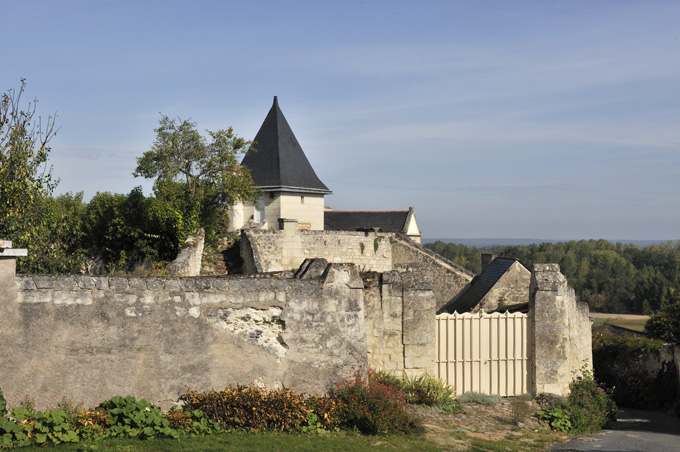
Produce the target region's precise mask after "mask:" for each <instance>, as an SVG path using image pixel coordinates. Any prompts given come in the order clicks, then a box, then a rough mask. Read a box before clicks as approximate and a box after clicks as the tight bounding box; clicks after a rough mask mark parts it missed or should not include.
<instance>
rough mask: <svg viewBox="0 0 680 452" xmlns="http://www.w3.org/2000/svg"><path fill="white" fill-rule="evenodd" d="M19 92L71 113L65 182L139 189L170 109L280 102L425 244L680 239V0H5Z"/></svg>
mask: <svg viewBox="0 0 680 452" xmlns="http://www.w3.org/2000/svg"><path fill="white" fill-rule="evenodd" d="M0 11H2V13H1V14H0V15H1V16H2V17H3V19H2V21H1V22H2V26H0V42H1V43H2V50H1V51H0V56H1V63H0V91H3V92H4V91H6V90H9V89H12V88H18V87H19V85H20V79H21V78H22V77H24V78H26V82H27V87H26V93H25V99H33V98H37V99H38V100H39V102H38V113H40V114H41V115H42V116H44V117H46V116H48V115H51V114H54V113H55V112H56V114H57V116H58V117H57V121H56V122H57V126H58V127H60V129H59V132H58V134H57V136H56V137H55V138H54V139H53V140H52V142H51V146H52V150H51V153H50V163H51V164H52V165H53V171H54V175H55V176H57V177H58V178H60V180H61V181H60V184H59V186H58V187H57V190H56V192H55V193H56V194H60V193H66V192H80V191H83V192H84V197H85V199H86V200H88V199H90V198H91V197H92V196H93V195H95V194H96V193H97V192H105V191H109V192H114V193H129V192H130V190H132V189H133V188H134V187H135V186H138V185H141V186H142V187H143V188H144V192H145V193H146V194H151V187H152V181H148V180H145V179H140V178H134V177H133V176H132V173H133V171H134V169H135V167H136V158H137V157H140V156H141V155H142V154H143V153H144V152H145V151H148V150H149V149H150V147H151V145H152V144H153V141H154V138H155V132H154V129H155V128H156V127H157V126H158V121H159V119H160V114H159V113H162V114H164V115H168V116H171V117H179V118H182V119H191V120H192V121H194V122H196V123H197V127H198V129H199V130H201V131H205V130H218V129H225V128H227V127H229V126H232V127H233V128H234V130H235V132H236V134H238V135H239V136H242V137H244V138H246V139H253V138H254V136H255V134H256V133H257V131H258V129H259V127H260V125H261V124H262V121H263V120H264V118H265V116H266V114H267V112H268V111H269V108H270V107H271V104H272V100H273V96H278V100H279V105H280V107H281V110H282V111H283V113H284V115H285V116H286V118H287V120H288V123H289V124H290V126H291V128H292V129H293V132H294V133H295V135H296V137H297V139H298V141H299V142H300V144H301V146H302V148H303V150H304V151H305V153H306V155H307V158H308V159H309V161H310V163H311V164H312V166H313V167H314V169H315V171H316V173H317V175H318V176H319V177H320V179H321V180H322V181H323V182H324V183H325V184H326V185H327V186H328V187H329V188H330V189H331V190H332V191H333V194H332V195H330V196H327V197H326V205H328V206H331V207H332V208H333V209H334V210H406V209H408V207H409V206H413V207H414V208H415V213H416V217H417V220H418V223H419V225H420V228H421V230H422V233H423V237H425V238H447V237H459V238H481V237H499V238H503V237H507V238H510V237H514V238H533V239H546V240H547V239H560V240H571V239H598V238H604V239H608V240H624V239H638V240H677V239H680V27H678V18H680V2H677V1H655V0H645V1H623V0H616V1H607V0H600V1H592V0H584V1H580V0H571V1H559V0H555V1H508V0H502V1H483V0H482V1H453V0H452V1H418V2H416V1H409V2H406V1H398V0H394V1H375V0H363V1H361V0H358V1H357V0H345V1H335V2H333V1H318V0H316V1H283V0H278V1H257V0H248V1H226V0H225V1H202V0H192V1H182V2H180V1H171V0H162V1H144V0H136V1H113V0H110V1H109V0H61V1H59V2H55V1H33V0H22V1H21V2H17V1H10V0H4V1H2V2H0Z"/></svg>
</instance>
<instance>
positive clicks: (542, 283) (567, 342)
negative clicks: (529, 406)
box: [529, 264, 593, 395]
mask: <svg viewBox="0 0 680 452" xmlns="http://www.w3.org/2000/svg"><path fill="white" fill-rule="evenodd" d="M529 318H530V320H531V329H532V332H533V334H532V344H531V349H532V353H531V355H532V381H533V384H534V388H533V390H532V392H533V393H534V394H537V393H542V392H546V393H552V394H559V395H566V394H568V393H569V383H570V382H571V381H572V380H573V379H574V377H575V376H577V375H579V371H580V370H581V369H583V368H586V369H589V370H592V363H593V354H592V335H591V330H590V319H589V312H588V305H587V304H586V303H582V302H577V301H576V296H575V294H574V290H573V289H572V288H571V287H569V286H568V284H567V279H566V278H565V277H564V275H562V274H561V273H560V267H559V265H557V264H535V265H534V271H533V273H532V276H531V287H530V294H529Z"/></svg>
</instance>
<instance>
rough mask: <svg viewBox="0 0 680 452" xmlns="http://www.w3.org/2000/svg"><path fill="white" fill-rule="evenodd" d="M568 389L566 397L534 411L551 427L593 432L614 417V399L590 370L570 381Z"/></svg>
mask: <svg viewBox="0 0 680 452" xmlns="http://www.w3.org/2000/svg"><path fill="white" fill-rule="evenodd" d="M569 389H570V391H571V392H570V394H569V396H568V397H567V398H566V399H564V398H560V399H557V400H556V401H555V402H554V403H553V405H552V406H550V407H547V408H545V409H543V410H540V411H538V412H537V413H536V416H538V418H539V419H543V420H544V421H546V422H547V423H548V425H550V427H551V428H552V429H553V430H559V431H562V432H573V433H592V432H597V431H599V430H601V429H602V428H603V427H604V426H605V424H607V422H609V421H614V420H616V416H617V415H618V408H617V407H616V403H615V402H614V400H613V398H612V397H611V395H610V394H609V393H608V392H607V391H605V390H604V389H602V388H601V387H599V386H598V384H597V382H596V381H595V380H594V379H593V377H592V375H591V374H590V373H589V372H587V371H584V372H583V376H581V377H578V378H576V379H575V380H574V381H572V382H571V384H570V385H569Z"/></svg>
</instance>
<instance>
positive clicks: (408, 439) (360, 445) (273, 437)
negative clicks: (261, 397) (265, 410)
mask: <svg viewBox="0 0 680 452" xmlns="http://www.w3.org/2000/svg"><path fill="white" fill-rule="evenodd" d="M438 439H439V441H436V442H434V441H432V440H430V439H428V438H427V437H426V436H425V435H422V434H414V435H402V434H399V435H383V436H366V435H360V434H355V433H344V432H340V433H327V434H324V435H303V434H294V433H224V434H218V435H212V436H199V437H187V438H183V439H179V440H172V439H158V440H151V441H140V440H134V439H115V440H112V439H108V440H103V441H99V442H97V443H96V445H95V447H96V449H89V448H86V447H85V445H84V444H73V443H69V444H60V445H58V446H56V447H48V448H45V447H25V448H19V449H16V450H17V451H19V452H24V451H25V452H29V451H36V452H37V451H43V452H44V451H45V450H54V451H57V452H62V451H64V452H66V451H73V452H76V451H86V450H95V451H97V452H99V451H112V452H161V451H163V452H174V451H178V452H179V451H229V452H232V451H234V452H240V451H265V452H279V451H301V452H305V451H309V452H312V451H318V450H323V451H331V452H333V451H348V452H351V451H356V452H360V451H422V452H429V451H432V452H435V451H442V450H447V451H451V450H460V451H489V452H491V451H503V452H520V451H541V450H543V449H544V448H545V446H546V444H547V443H548V442H551V441H555V440H556V438H555V437H554V436H553V435H551V434H550V433H531V432H529V433H526V432H521V433H520V432H518V433H517V435H516V437H514V438H512V439H511V440H502V441H490V440H485V439H482V438H470V437H468V436H466V435H465V434H463V433H459V432H451V433H450V439H451V441H450V442H448V441H447V442H446V443H447V444H446V446H445V447H444V448H441V447H440V446H439V445H438V444H437V443H439V444H441V438H438Z"/></svg>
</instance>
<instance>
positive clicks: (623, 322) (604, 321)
mask: <svg viewBox="0 0 680 452" xmlns="http://www.w3.org/2000/svg"><path fill="white" fill-rule="evenodd" d="M612 316H616V314H612ZM646 323H647V319H646V318H644V319H625V318H616V317H607V318H596V319H595V323H594V324H593V326H594V327H596V326H600V325H614V326H618V327H619V328H626V329H628V330H633V331H638V332H640V333H644V331H645V324H646Z"/></svg>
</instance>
